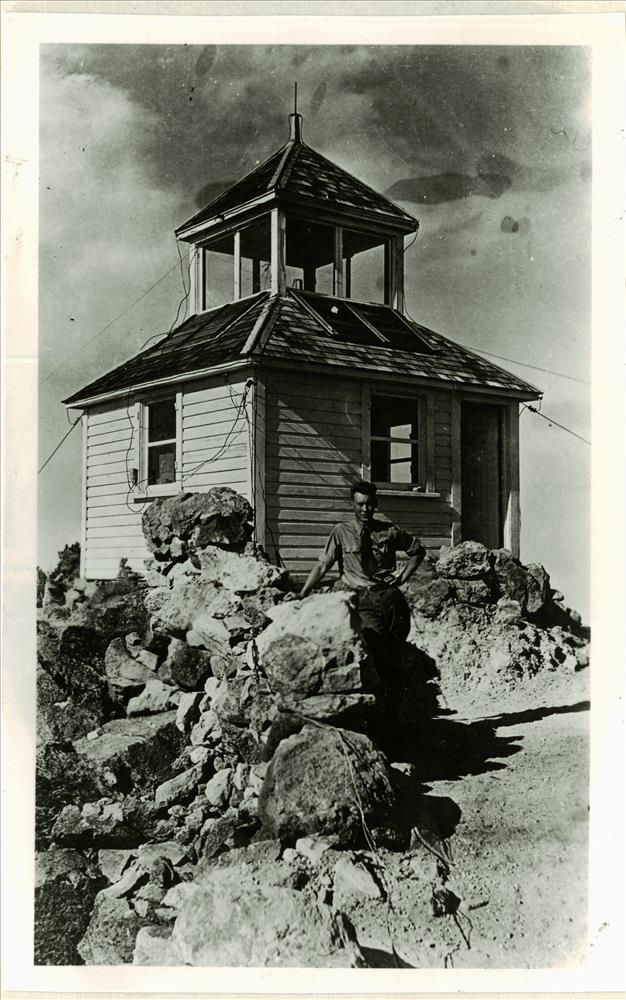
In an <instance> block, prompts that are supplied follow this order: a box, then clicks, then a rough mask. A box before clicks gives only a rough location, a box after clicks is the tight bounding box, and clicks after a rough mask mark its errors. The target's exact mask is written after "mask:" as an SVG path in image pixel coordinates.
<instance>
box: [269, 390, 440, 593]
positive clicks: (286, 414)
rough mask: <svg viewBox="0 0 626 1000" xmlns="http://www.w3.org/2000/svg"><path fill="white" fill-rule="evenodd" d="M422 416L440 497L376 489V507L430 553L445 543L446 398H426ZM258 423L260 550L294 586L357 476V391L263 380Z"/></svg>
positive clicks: (343, 511)
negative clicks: (262, 487) (429, 423)
mask: <svg viewBox="0 0 626 1000" xmlns="http://www.w3.org/2000/svg"><path fill="white" fill-rule="evenodd" d="M428 410H429V411H430V413H431V415H432V419H433V421H434V426H433V427H431V429H430V434H429V439H430V441H431V448H432V455H431V456H430V462H431V466H432V469H433V486H434V489H435V491H436V492H437V493H438V494H440V496H439V497H430V496H428V497H426V496H420V495H419V494H418V493H408V492H407V493H393V492H387V493H385V492H383V491H381V493H380V496H379V509H380V511H381V513H384V514H386V515H387V516H388V517H389V518H390V519H391V520H392V521H394V522H395V523H396V524H398V526H400V527H403V528H405V529H406V530H408V531H410V532H412V533H413V534H417V535H419V537H420V538H421V539H422V541H423V543H424V545H425V546H426V548H427V550H429V551H433V552H435V551H436V550H437V549H439V548H440V546H441V545H449V544H450V531H451V511H450V504H449V499H450V489H451V483H452V448H451V408H450V395H449V394H448V393H434V394H433V396H432V398H431V401H430V405H429V407H428ZM266 421H267V433H266V463H265V467H266V499H267V524H268V531H267V536H266V537H267V548H268V551H269V552H270V553H271V555H272V557H273V558H275V559H278V558H280V560H281V561H282V562H283V563H284V564H285V565H286V567H287V568H288V569H289V571H290V572H291V573H292V575H293V576H294V577H296V578H297V579H300V580H301V579H303V578H304V577H305V576H306V574H307V573H308V572H309V570H310V568H311V566H312V564H313V563H314V561H315V560H316V559H317V556H318V555H319V552H320V551H321V549H322V548H323V546H324V543H325V541H326V538H327V536H328V533H329V531H330V529H331V527H332V525H333V524H335V523H336V522H337V521H339V520H341V519H342V518H344V517H346V516H349V515H350V512H351V503H350V496H349V489H350V484H351V483H352V482H353V481H354V480H355V479H358V478H359V477H360V476H361V474H362V464H361V463H362V459H363V455H362V394H361V385H360V384H359V383H357V382H355V381H350V382H348V381H346V382H341V381H339V380H335V379H333V380H332V381H329V380H328V379H325V378H324V377H322V376H309V377H305V376H296V375H294V376H293V377H292V378H287V377H286V376H284V375H282V376H280V375H278V374H277V373H274V374H272V375H268V377H267V388H266Z"/></svg>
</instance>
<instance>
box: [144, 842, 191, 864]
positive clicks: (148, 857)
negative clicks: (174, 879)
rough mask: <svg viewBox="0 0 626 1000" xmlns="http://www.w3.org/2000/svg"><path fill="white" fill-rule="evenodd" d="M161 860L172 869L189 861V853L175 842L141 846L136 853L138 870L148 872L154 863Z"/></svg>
mask: <svg viewBox="0 0 626 1000" xmlns="http://www.w3.org/2000/svg"><path fill="white" fill-rule="evenodd" d="M163 858H165V859H166V860H167V861H168V862H169V863H170V864H171V865H173V866H174V867H178V866H179V865H182V864H185V863H186V862H187V861H188V860H189V852H188V851H187V850H186V849H185V848H184V847H183V846H182V845H181V844H179V843H178V842H177V841H176V840H169V841H164V842H163V843H160V844H142V845H141V847H140V848H139V850H138V851H137V862H136V864H137V867H138V868H139V869H140V870H142V871H149V870H150V869H151V867H152V865H153V864H154V862H155V861H159V860H162V859H163Z"/></svg>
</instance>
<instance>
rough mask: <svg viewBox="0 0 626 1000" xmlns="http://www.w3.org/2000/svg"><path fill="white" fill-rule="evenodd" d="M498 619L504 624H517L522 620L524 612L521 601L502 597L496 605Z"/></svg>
mask: <svg viewBox="0 0 626 1000" xmlns="http://www.w3.org/2000/svg"><path fill="white" fill-rule="evenodd" d="M496 609H497V614H498V620H499V621H500V622H502V624H503V625H517V624H518V623H519V622H521V621H522V618H523V612H522V607H521V605H520V603H519V601H513V600H511V599H510V598H509V597H501V598H500V600H499V601H498V603H497V605H496Z"/></svg>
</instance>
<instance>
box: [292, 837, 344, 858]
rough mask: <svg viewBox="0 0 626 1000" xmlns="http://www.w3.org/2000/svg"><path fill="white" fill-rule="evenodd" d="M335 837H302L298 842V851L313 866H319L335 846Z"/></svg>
mask: <svg viewBox="0 0 626 1000" xmlns="http://www.w3.org/2000/svg"><path fill="white" fill-rule="evenodd" d="M335 843H336V841H335V839H334V838H333V837H300V839H299V840H296V851H298V853H299V854H301V855H302V856H303V857H304V858H307V859H308V860H309V861H310V862H311V863H312V864H314V865H319V863H320V861H321V859H322V857H323V855H324V854H325V853H326V851H328V850H330V849H331V848H332V847H334V846H335Z"/></svg>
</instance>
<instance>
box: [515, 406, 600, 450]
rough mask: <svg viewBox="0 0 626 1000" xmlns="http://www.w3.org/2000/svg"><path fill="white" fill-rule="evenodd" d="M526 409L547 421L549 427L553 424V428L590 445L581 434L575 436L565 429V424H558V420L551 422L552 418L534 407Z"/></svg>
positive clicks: (567, 428) (574, 433)
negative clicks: (559, 429) (557, 428)
mask: <svg viewBox="0 0 626 1000" xmlns="http://www.w3.org/2000/svg"><path fill="white" fill-rule="evenodd" d="M527 409H529V410H530V412H531V413H536V414H537V416H538V417H543V419H544V420H547V421H548V423H549V424H550V425H552V424H554V426H555V427H560V428H561V430H562V431H567V433H568V434H571V435H572V437H575V438H578V440H579V441H584V443H585V444H588V445H590V444H591V441H589V439H588V438H584V437H583V436H582V434H577V433H576V431H573V430H571V429H570V428H569V427H566V426H565V424H560V423H559V422H558V420H553V419H552V417H549V416H548V415H547V413H540V412H539V410H538V409H537V408H536V407H535V406H528V407H527Z"/></svg>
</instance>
